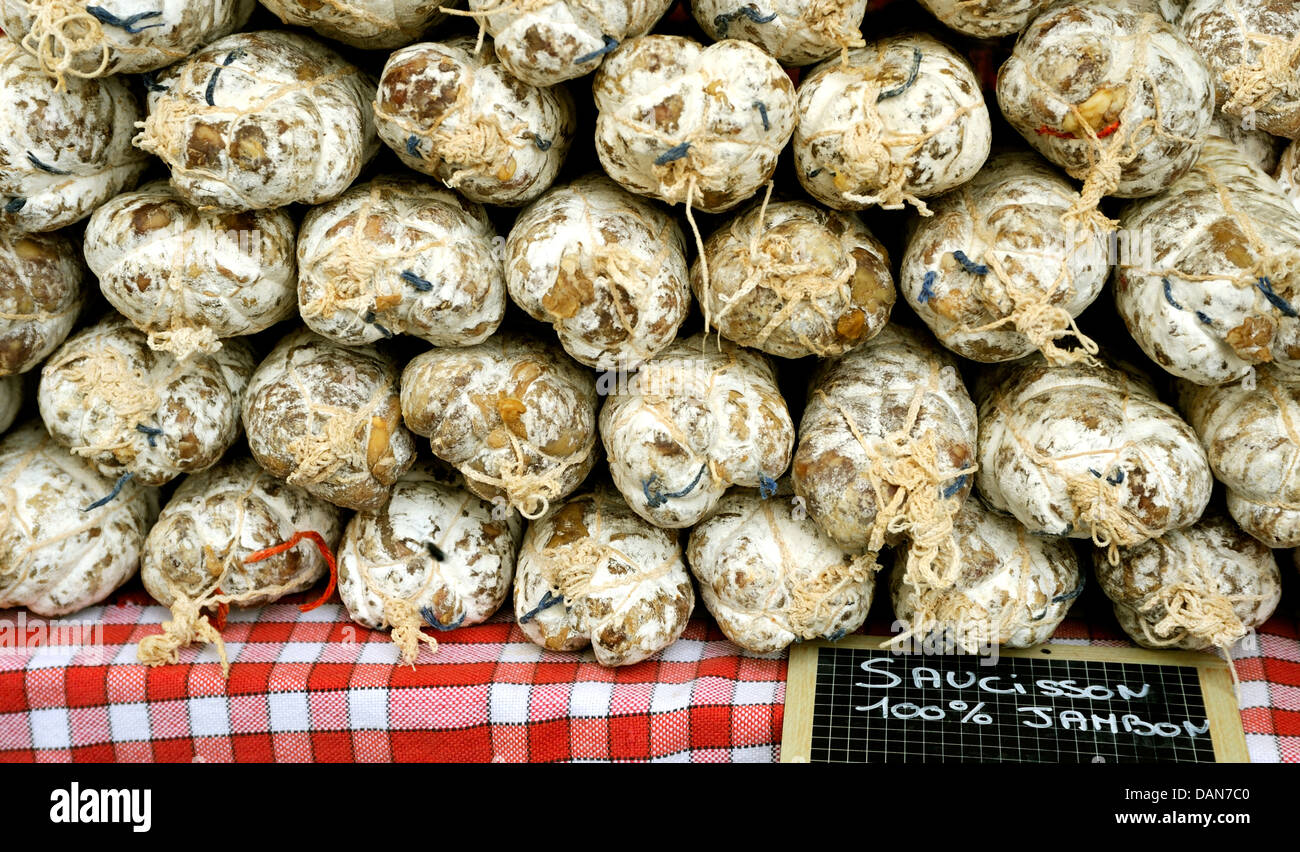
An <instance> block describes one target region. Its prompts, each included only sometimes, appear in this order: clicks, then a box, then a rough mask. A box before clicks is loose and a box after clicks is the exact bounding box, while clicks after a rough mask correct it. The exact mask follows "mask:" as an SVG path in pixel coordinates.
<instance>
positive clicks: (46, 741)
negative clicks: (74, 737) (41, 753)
mask: <svg viewBox="0 0 1300 852" xmlns="http://www.w3.org/2000/svg"><path fill="white" fill-rule="evenodd" d="M29 715H30V717H31V723H32V747H33V748H69V747H71V745H72V743H71V742H70V739H71V737H70V735H69V733H68V711H67V709H65V708H63V707H52V708H50V709H48V710H33V711H32V712H31V713H30V714H29Z"/></svg>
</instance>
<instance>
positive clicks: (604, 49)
mask: <svg viewBox="0 0 1300 852" xmlns="http://www.w3.org/2000/svg"><path fill="white" fill-rule="evenodd" d="M601 39H603V40H604V42H605V44H604V45H603V46H601V47H598V48H596V49H595V50H593V51H592V52H591V53H584V54H582V55H581V56H579V57H578V58H577V59H574V60H573V64H574V65H582V64H583V63H585V62H590V61H591V60H593V59H599V58H600V57H602V56H604V55H605V54H607V53H610V52H611V51H613V50H614V48H616V47H618V39H616V38H614V37H613V36H610V35H602V36H601ZM547 147H548V148H549V147H550V146H549V145H548V146H547ZM542 150H543V151H545V150H546V148H543V149H542Z"/></svg>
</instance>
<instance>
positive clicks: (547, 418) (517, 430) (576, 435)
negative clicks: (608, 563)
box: [402, 335, 596, 518]
mask: <svg viewBox="0 0 1300 852" xmlns="http://www.w3.org/2000/svg"><path fill="white" fill-rule="evenodd" d="M402 416H403V417H404V418H405V421H406V425H407V426H408V427H409V428H410V429H411V431H412V432H414V433H416V434H417V435H423V436H425V437H427V438H428V439H429V443H430V445H431V446H432V448H433V453H434V455H436V456H438V457H439V458H441V459H443V460H444V461H446V462H448V463H449V464H451V465H452V466H453V467H455V468H456V469H457V470H459V471H460V472H461V473H462V474H463V475H464V476H465V485H466V487H467V488H469V490H470V491H473V492H474V493H475V494H477V495H479V496H480V497H482V498H484V499H485V500H495V499H496V498H498V497H500V498H502V499H503V500H504V501H505V502H507V503H508V504H509V505H511V506H513V507H515V508H516V509H518V510H519V511H520V512H521V513H523V514H524V516H525V517H529V518H536V517H538V516H540V515H541V514H542V513H543V512H545V511H546V508H547V507H548V506H549V505H551V504H552V503H555V502H556V501H558V500H560V499H562V498H564V497H566V496H568V495H569V494H571V493H572V492H573V491H574V489H576V488H577V487H578V485H579V484H580V483H581V482H582V480H583V479H585V478H586V477H587V474H588V473H590V472H591V468H592V466H593V465H594V464H595V461H596V381H595V377H594V376H593V375H592V373H591V372H590V371H588V370H586V369H584V368H582V367H579V366H578V365H577V364H575V363H574V362H573V361H572V360H571V359H570V358H569V357H568V356H567V355H565V354H564V352H563V351H562V350H561V349H560V348H559V347H558V346H556V345H554V344H550V343H542V342H540V341H538V340H534V339H532V338H527V337H521V336H515V335H494V336H493V337H490V338H488V339H487V340H486V341H484V342H483V343H480V344H478V345H477V346H467V347H464V348H460V349H433V350H430V351H428V352H425V353H423V354H420V355H417V356H415V357H414V358H412V359H411V361H410V363H408V364H407V365H406V369H405V370H404V371H403V372H402Z"/></svg>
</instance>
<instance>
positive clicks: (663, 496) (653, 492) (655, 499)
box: [641, 464, 709, 509]
mask: <svg viewBox="0 0 1300 852" xmlns="http://www.w3.org/2000/svg"><path fill="white" fill-rule="evenodd" d="M708 469H709V466H708V465H707V464H702V465H700V470H699V473H697V474H695V478H694V479H693V480H691V484H690V485H688V486H686V487H685V488H683V489H682V490H681V491H669V492H667V493H665V492H663V491H660V490H659V489H658V488H656V487H655V483H656V482H658V481H659V474H657V473H652V474H650V478H649V479H647V480H644V481H643V482H642V483H641V493H642V494H644V495H645V501H646V504H647V505H648V506H649V507H650V508H651V509H658V508H659V507H660V506H662V505H664V504H665V503H667V502H668V501H669V500H672V499H675V498H677V497H685V496H686V495H687V494H690V493H691V491H693V490H694V489H695V486H697V485H699V484H700V477H702V476H704V471H706V470H708Z"/></svg>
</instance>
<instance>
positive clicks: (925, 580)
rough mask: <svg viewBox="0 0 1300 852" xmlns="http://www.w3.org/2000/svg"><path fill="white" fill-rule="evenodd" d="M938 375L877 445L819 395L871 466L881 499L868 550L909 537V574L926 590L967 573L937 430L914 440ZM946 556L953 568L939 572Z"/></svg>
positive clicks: (874, 486)
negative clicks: (945, 489)
mask: <svg viewBox="0 0 1300 852" xmlns="http://www.w3.org/2000/svg"><path fill="white" fill-rule="evenodd" d="M938 371H939V366H938V364H932V365H931V371H930V379H929V382H928V383H927V385H921V386H918V387H917V389H916V391H915V393H914V394H913V395H912V401H911V403H910V405H909V406H908V411H907V416H906V417H905V418H904V420H903V425H902V426H901V427H900V428H899V429H898V430H896V431H895V432H892V433H890V434H888V435H885V436H884V437H883V438H881V439H880V440H879V441H878V442H876V443H872V442H869V441H867V439H866V438H865V437H864V436H863V434H862V432H861V431H860V430H859V429H858V425H857V422H856V421H855V420H854V419H853V416H852V415H851V414H849V412H848V411H846V410H845V408H844V407H843V406H842V405H840V404H839V403H838V402H835V401H833V400H831V399H830V398H829V397H828V396H827V395H826V394H825V392H824V391H822V390H821V389H820V388H819V389H818V390H817V391H816V393H817V395H818V396H819V397H820V398H821V400H822V402H823V403H824V404H825V405H827V406H828V407H830V408H834V409H835V410H836V411H837V412H839V414H840V416H841V417H842V418H843V419H844V422H845V425H847V426H848V429H849V431H850V432H851V433H852V435H853V437H854V438H855V439H856V440H857V442H858V444H860V445H861V447H862V450H863V452H864V453H865V454H866V456H867V458H868V460H869V461H870V462H871V464H870V465H869V466H868V467H867V469H866V471H865V473H866V475H867V478H868V480H869V482H870V483H871V488H872V491H873V492H875V495H876V516H875V518H873V519H872V524H871V536H870V539H869V541H868V544H867V550H869V551H872V552H878V551H879V550H880V549H881V548H882V547H884V545H885V542H886V538H887V537H888V536H889V535H904V536H907V537H908V538H909V539H910V541H911V553H912V559H911V560H909V562H908V568H907V576H908V581H909V582H910V583H912V584H913V585H914V586H918V587H919V584H925V585H929V586H932V587H935V588H940V589H943V588H948V587H949V586H951V585H952V584H953V583H954V582H956V579H957V577H958V575H959V573H960V570H961V561H960V559H959V558H958V554H957V553H956V550H955V548H953V547H952V546H951V543H952V540H953V516H954V515H955V514H956V512H957V510H958V509H959V508H960V506H954V505H953V501H950V500H945V499H943V498H942V494H941V489H942V484H943V482H944V481H945V479H946V477H945V476H944V475H943V473H942V472H941V471H940V470H939V461H938V457H939V450H938V447H937V445H936V437H937V436H936V435H935V432H934V430H933V429H927V430H926V431H925V433H924V434H923V435H921V436H920V437H915V436H913V434H912V433H913V431H914V430H915V429H916V425H917V420H918V418H919V416H920V411H921V404H922V402H923V400H924V398H925V396H926V394H927V393H930V392H932V391H933V390H934V389H935V388H936V387H937V386H938ZM976 470H977V466H976V465H975V464H974V463H972V464H971V466H970V467H968V468H965V469H963V470H962V471H960V474H959V475H961V474H964V475H973V474H974V473H975V471H976ZM886 486H888V487H892V488H893V489H894V490H893V494H892V495H891V497H890V499H889V500H885V499H884V494H885V491H886ZM945 545H948V546H947V547H945ZM941 551H943V552H946V554H947V557H948V558H947V559H946V560H944V561H945V562H946V563H947V564H946V565H945V566H944V567H943V568H940V569H936V567H935V563H936V562H937V561H938V558H939V556H940V553H941Z"/></svg>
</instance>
